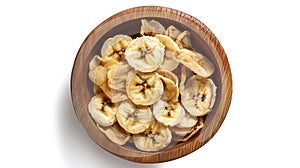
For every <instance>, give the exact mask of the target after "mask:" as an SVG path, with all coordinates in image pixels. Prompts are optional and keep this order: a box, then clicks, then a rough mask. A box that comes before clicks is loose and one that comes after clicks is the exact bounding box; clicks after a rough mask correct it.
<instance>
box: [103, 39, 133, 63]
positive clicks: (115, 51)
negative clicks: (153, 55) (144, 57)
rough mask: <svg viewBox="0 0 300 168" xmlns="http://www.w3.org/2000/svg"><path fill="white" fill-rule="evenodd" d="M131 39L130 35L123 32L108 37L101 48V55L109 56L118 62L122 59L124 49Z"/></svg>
mask: <svg viewBox="0 0 300 168" xmlns="http://www.w3.org/2000/svg"><path fill="white" fill-rule="evenodd" d="M131 40H132V39H131V37H129V36H127V35H123V34H119V35H116V36H114V37H113V38H108V39H107V40H106V41H105V42H104V44H103V46H102V48H101V55H102V57H103V58H105V57H110V58H113V59H114V60H116V61H118V62H120V61H123V60H124V58H125V50H126V48H127V46H128V44H129V42H130V41H131Z"/></svg>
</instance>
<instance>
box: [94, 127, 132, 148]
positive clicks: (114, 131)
mask: <svg viewBox="0 0 300 168" xmlns="http://www.w3.org/2000/svg"><path fill="white" fill-rule="evenodd" d="M97 127H98V129H99V130H100V131H101V132H103V133H104V134H105V135H106V137H107V138H108V139H109V140H111V141H112V142H113V143H115V144H118V145H124V144H126V142H127V141H128V140H129V138H130V134H129V133H128V132H126V131H125V130H124V129H123V128H122V127H120V125H119V124H118V123H115V124H114V125H112V126H110V127H101V126H100V125H98V124H97Z"/></svg>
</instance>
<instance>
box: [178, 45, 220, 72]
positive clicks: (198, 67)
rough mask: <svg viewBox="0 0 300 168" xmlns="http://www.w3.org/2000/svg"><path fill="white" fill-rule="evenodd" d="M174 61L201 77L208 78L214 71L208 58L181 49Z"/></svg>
mask: <svg viewBox="0 0 300 168" xmlns="http://www.w3.org/2000/svg"><path fill="white" fill-rule="evenodd" d="M176 59H177V60H178V61H179V62H180V63H182V64H183V65H184V66H186V67H188V68H189V69H190V70H192V71H193V72H195V73H196V74H197V75H199V76H202V77H209V76H210V75H211V74H212V73H213V72H214V70H215V67H214V65H213V63H212V62H211V61H210V60H209V59H208V58H206V57H205V56H203V55H202V54H200V53H198V52H195V51H191V50H187V49H181V50H180V52H179V54H178V55H177V56H176Z"/></svg>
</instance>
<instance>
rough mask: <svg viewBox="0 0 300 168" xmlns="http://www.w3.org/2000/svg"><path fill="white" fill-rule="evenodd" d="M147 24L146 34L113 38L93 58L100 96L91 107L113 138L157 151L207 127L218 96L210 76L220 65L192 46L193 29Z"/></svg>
mask: <svg viewBox="0 0 300 168" xmlns="http://www.w3.org/2000/svg"><path fill="white" fill-rule="evenodd" d="M141 23H142V26H141V31H140V36H137V37H135V38H133V37H130V36H129V35H124V34H119V35H115V36H113V37H111V38H108V39H107V40H106V41H105V42H104V44H103V46H102V48H101V51H100V53H99V54H101V55H95V56H94V57H93V58H92V59H91V61H90V63H89V78H90V80H91V81H92V82H93V83H94V85H95V86H94V87H93V90H94V94H95V96H94V97H93V98H91V101H90V103H89V105H88V111H89V114H90V116H91V118H93V121H94V122H95V124H96V125H97V127H98V129H99V131H101V132H102V133H103V134H104V135H105V136H106V137H107V138H108V139H109V140H110V141H111V142H113V143H115V144H117V145H125V146H126V145H129V146H130V147H135V148H136V149H137V150H141V151H148V152H154V151H159V150H163V149H165V148H167V147H168V146H171V145H170V144H174V143H180V142H183V141H188V140H189V139H190V138H191V137H192V136H193V135H194V134H196V133H198V132H199V130H200V129H201V128H202V127H203V126H204V121H205V115H207V114H208V113H209V112H210V111H211V109H212V107H213V105H214V101H215V98H216V86H215V84H214V82H213V80H212V79H210V78H209V77H210V76H211V75H212V74H213V72H214V69H215V68H214V65H213V63H212V62H211V61H210V60H209V59H208V58H206V57H205V56H203V55H202V54H201V53H198V52H197V51H195V50H194V49H193V48H192V40H191V38H190V37H191V33H190V32H189V31H187V30H183V31H182V30H179V29H177V28H176V27H175V26H173V25H170V26H169V27H168V28H167V29H165V28H164V26H163V25H162V24H160V23H159V22H158V21H155V20H145V19H142V20H141ZM178 72H180V73H178ZM130 137H132V138H130ZM172 141H173V142H174V143H171V142H172Z"/></svg>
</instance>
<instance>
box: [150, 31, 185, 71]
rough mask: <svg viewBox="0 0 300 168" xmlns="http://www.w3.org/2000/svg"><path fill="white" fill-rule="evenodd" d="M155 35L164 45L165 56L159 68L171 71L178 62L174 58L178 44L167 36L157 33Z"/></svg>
mask: <svg viewBox="0 0 300 168" xmlns="http://www.w3.org/2000/svg"><path fill="white" fill-rule="evenodd" d="M155 37H156V38H157V39H159V41H160V42H161V43H162V44H163V45H164V46H165V57H164V61H163V62H162V63H161V65H160V68H162V69H166V70H169V71H173V70H174V69H176V68H177V66H178V64H179V62H178V61H177V60H176V55H178V51H179V47H178V45H177V44H176V43H175V41H174V40H173V39H172V38H171V37H169V36H166V35H162V34H158V35H156V36H155Z"/></svg>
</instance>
